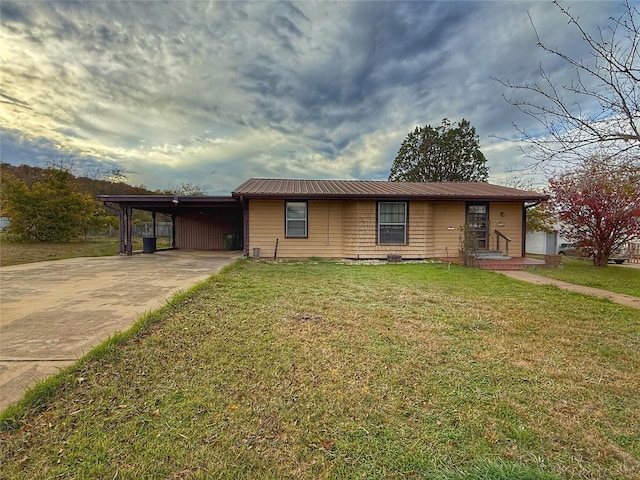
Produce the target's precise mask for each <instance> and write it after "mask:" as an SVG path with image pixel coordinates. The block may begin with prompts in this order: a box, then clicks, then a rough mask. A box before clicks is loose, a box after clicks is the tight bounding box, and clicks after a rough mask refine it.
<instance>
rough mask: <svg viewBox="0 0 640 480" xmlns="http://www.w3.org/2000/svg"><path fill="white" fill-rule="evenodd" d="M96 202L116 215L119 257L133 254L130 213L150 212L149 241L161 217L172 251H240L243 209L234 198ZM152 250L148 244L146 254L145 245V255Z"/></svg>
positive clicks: (104, 199)
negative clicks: (167, 221)
mask: <svg viewBox="0 0 640 480" xmlns="http://www.w3.org/2000/svg"><path fill="white" fill-rule="evenodd" d="M98 199H99V200H100V201H102V202H103V203H104V205H105V206H106V207H107V208H111V209H115V210H117V211H118V220H119V222H118V223H119V233H120V253H121V254H126V255H132V254H133V230H134V223H133V217H134V210H142V211H147V212H151V218H152V224H153V225H152V232H153V234H152V236H151V238H150V239H155V237H156V232H157V229H156V214H157V213H162V214H165V215H167V216H168V217H170V218H171V226H172V241H171V247H172V248H177V249H184V250H224V249H227V250H229V249H233V250H241V249H242V248H243V245H242V244H243V238H244V224H243V208H242V206H241V204H240V201H239V200H238V199H236V198H233V197H209V196H200V197H188V196H173V195H100V196H99V197H98ZM150 239H149V240H150ZM143 240H146V239H143ZM154 242H155V240H154ZM153 250H155V243H153V245H151V244H149V250H147V244H146V243H145V252H147V253H151V252H152V251H153Z"/></svg>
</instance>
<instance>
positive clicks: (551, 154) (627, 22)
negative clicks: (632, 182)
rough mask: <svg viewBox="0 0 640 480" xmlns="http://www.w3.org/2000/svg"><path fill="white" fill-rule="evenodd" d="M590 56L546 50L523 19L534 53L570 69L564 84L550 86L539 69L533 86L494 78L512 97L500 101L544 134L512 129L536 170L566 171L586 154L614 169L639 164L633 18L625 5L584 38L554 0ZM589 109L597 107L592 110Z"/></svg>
mask: <svg viewBox="0 0 640 480" xmlns="http://www.w3.org/2000/svg"><path fill="white" fill-rule="evenodd" d="M554 4H555V5H556V7H557V8H558V9H559V10H560V12H561V13H562V14H563V15H564V16H566V17H567V19H568V23H569V24H570V25H571V26H573V27H574V28H575V29H576V30H577V32H578V34H579V36H580V38H581V39H582V41H584V42H585V43H586V45H587V46H588V48H589V50H590V53H591V55H590V57H589V59H588V60H584V59H581V58H580V59H578V58H573V57H572V56H570V55H569V54H567V53H565V52H564V51H562V50H561V49H560V48H552V47H550V46H548V45H547V44H546V43H545V42H544V41H543V39H542V38H541V37H540V34H539V32H538V30H537V29H536V26H535V23H534V21H533V19H532V18H531V16H529V20H530V22H531V25H532V27H533V30H534V32H535V35H536V38H537V44H538V46H539V47H540V48H541V49H542V50H543V51H544V52H546V53H548V54H550V55H552V56H555V57H558V58H560V59H562V60H563V61H564V62H566V63H567V64H569V65H570V66H571V67H573V68H574V69H575V77H574V78H573V79H572V80H571V82H570V83H569V84H564V85H559V84H557V83H556V82H555V81H554V80H553V78H552V77H551V75H550V74H548V73H547V72H546V71H545V70H544V68H543V67H542V65H541V66H540V81H539V82H535V83H525V84H515V83H512V82H510V81H508V80H506V81H505V80H500V79H496V78H494V80H497V81H498V82H500V83H501V84H502V85H504V86H506V87H508V88H509V89H511V90H512V91H514V92H515V93H516V94H517V95H518V96H516V97H514V98H509V97H507V96H505V97H504V98H505V100H506V101H507V102H508V103H510V104H511V105H513V106H515V107H516V108H518V109H519V110H520V111H521V112H522V113H524V114H525V115H527V116H528V117H530V118H532V119H534V120H535V121H536V122H537V123H538V124H539V126H540V127H541V128H540V130H541V131H542V132H544V133H542V134H541V133H539V131H538V132H536V133H532V130H531V129H529V130H525V129H524V128H521V127H518V126H517V125H514V127H515V128H516V130H517V131H518V132H519V133H520V135H521V136H522V139H523V140H525V141H526V142H527V143H528V147H527V148H526V149H524V152H525V153H526V154H527V155H528V156H529V157H530V158H532V159H533V160H534V163H535V165H536V166H542V167H543V168H544V167H547V166H557V165H558V164H567V163H569V164H572V163H575V162H576V161H578V162H579V161H580V160H582V159H584V158H586V157H589V156H592V155H594V154H600V155H605V156H606V157H609V158H611V157H614V158H616V159H617V160H618V161H619V162H620V163H627V164H629V163H632V164H638V163H640V30H639V24H638V18H639V17H640V11H639V10H638V6H637V5H636V4H632V3H631V2H630V1H629V0H626V2H625V3H624V12H623V13H622V14H621V15H620V16H619V17H617V18H613V17H612V18H609V23H608V25H607V26H606V27H604V28H603V27H599V28H598V29H597V31H596V32H595V33H594V34H591V33H589V32H587V31H586V30H585V29H584V28H583V26H582V25H581V24H580V23H579V20H578V18H577V17H576V16H574V15H573V14H572V13H571V11H570V10H569V8H567V7H564V6H562V5H561V4H560V3H559V2H558V1H557V0H555V1H554ZM596 105H597V106H596Z"/></svg>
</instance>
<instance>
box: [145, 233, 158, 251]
mask: <svg viewBox="0 0 640 480" xmlns="http://www.w3.org/2000/svg"><path fill="white" fill-rule="evenodd" d="M155 251H156V237H142V253H153V252H155Z"/></svg>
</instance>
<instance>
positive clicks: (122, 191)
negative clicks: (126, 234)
mask: <svg viewBox="0 0 640 480" xmlns="http://www.w3.org/2000/svg"><path fill="white" fill-rule="evenodd" d="M44 170H45V169H44V168H40V167H31V166H29V165H20V166H18V167H16V166H14V165H9V164H8V163H0V176H4V175H7V174H8V175H13V176H14V177H16V178H17V179H19V180H22V181H23V182H24V183H26V184H27V185H29V186H31V185H32V184H34V183H35V182H37V181H39V180H41V179H42V176H43V172H44ZM72 176H73V178H74V179H75V181H76V185H77V187H78V190H79V191H80V192H82V193H88V194H90V195H91V196H93V197H94V198H96V197H97V196H98V195H154V194H157V193H158V192H154V191H152V190H148V189H147V188H145V187H144V186H132V185H129V184H127V183H123V182H111V181H109V180H96V179H93V178H88V177H76V176H75V175H72Z"/></svg>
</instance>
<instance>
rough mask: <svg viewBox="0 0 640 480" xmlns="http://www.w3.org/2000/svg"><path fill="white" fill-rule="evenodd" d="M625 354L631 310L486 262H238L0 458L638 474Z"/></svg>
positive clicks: (282, 474) (226, 467) (290, 474)
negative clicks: (476, 265) (515, 277)
mask: <svg viewBox="0 0 640 480" xmlns="http://www.w3.org/2000/svg"><path fill="white" fill-rule="evenodd" d="M639 352H640V320H639V319H638V315H637V311H635V310H631V309H625V308H624V307H621V306H618V305H614V304H612V303H610V302H607V301H603V300H598V299H595V298H590V297H585V296H581V295H577V294H573V293H568V292H563V291H560V290H558V289H556V288H551V287H536V286H529V285H524V284H520V283H518V282H514V281H511V280H509V279H508V278H506V277H504V276H501V275H497V274H493V273H489V272H481V271H475V270H465V269H461V268H452V269H451V271H447V268H446V266H441V265H427V264H416V265H402V264H400V265H382V266H362V265H339V264H333V263H329V262H282V263H273V264H272V263H268V262H251V261H247V262H242V263H241V264H240V265H239V266H238V267H236V268H233V269H231V270H229V271H227V273H225V274H223V275H219V276H216V277H213V278H212V279H211V280H210V281H208V282H207V283H205V284H204V285H203V286H202V288H200V289H199V290H198V291H197V292H195V293H194V294H193V295H189V296H187V297H186V298H184V299H183V300H181V301H180V302H179V303H177V304H175V305H173V306H172V307H171V308H169V309H167V311H166V312H164V313H162V315H160V318H159V321H158V322H157V323H153V324H150V325H148V326H147V327H146V329H144V331H143V332H142V333H140V334H139V335H137V336H135V337H134V338H133V339H131V340H130V341H128V342H127V343H125V344H124V345H121V346H120V347H118V348H117V349H114V350H112V351H110V353H109V355H106V356H103V357H100V358H98V359H95V360H92V361H89V362H87V363H85V364H82V365H78V366H77V367H76V370H74V371H73V375H72V376H71V377H69V378H72V379H74V380H70V381H67V382H66V383H63V384H62V388H61V389H60V390H59V392H58V395H57V397H56V398H55V400H54V401H53V402H51V403H50V404H49V405H48V406H47V407H46V408H45V409H44V410H40V411H35V412H33V413H31V414H26V415H25V416H23V417H22V418H21V419H20V422H21V428H20V429H18V430H15V431H7V432H5V433H3V434H2V439H1V441H2V452H3V453H2V462H3V468H5V471H6V472H7V473H8V474H9V475H10V476H11V477H12V478H46V477H51V476H64V477H75V478H89V477H110V478H113V477H114V476H115V475H118V476H120V477H162V478H220V477H222V478H442V479H445V478H446V479H480V478H483V479H484V478H489V479H498V478H504V479H507V478H531V479H533V478H581V479H599V478H620V479H623V478H625V479H628V478H632V479H633V478H640V474H639V471H640V470H639V469H640V434H639V433H638V432H639V431H640V428H639V426H640V413H639V412H640V400H639V398H640V395H639V392H640V380H639V379H638V378H637V375H635V374H634V373H635V372H637V371H639V370H640V353H639ZM79 379H82V380H81V381H80V380H79Z"/></svg>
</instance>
